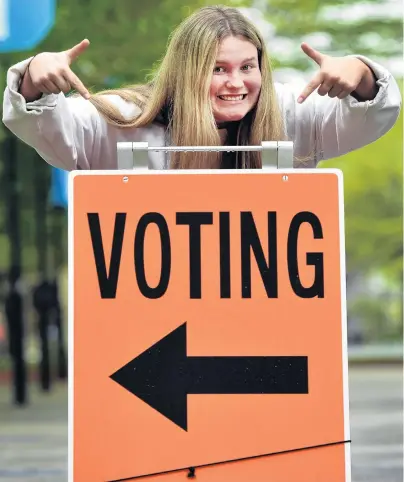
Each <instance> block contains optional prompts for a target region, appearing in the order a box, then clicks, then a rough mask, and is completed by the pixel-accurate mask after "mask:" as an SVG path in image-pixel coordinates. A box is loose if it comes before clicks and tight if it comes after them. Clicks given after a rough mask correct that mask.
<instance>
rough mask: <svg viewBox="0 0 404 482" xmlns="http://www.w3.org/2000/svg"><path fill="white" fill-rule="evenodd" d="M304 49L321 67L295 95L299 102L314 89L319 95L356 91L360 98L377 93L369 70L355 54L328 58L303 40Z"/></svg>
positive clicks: (372, 97) (346, 94)
mask: <svg viewBox="0 0 404 482" xmlns="http://www.w3.org/2000/svg"><path fill="white" fill-rule="evenodd" d="M301 48H302V50H303V52H304V53H305V54H306V55H308V56H309V57H310V58H311V59H313V60H314V61H315V62H316V63H317V64H318V65H319V67H320V70H319V71H318V72H317V74H316V75H315V76H314V77H313V79H312V80H311V81H310V82H309V83H308V84H307V86H306V88H305V89H304V90H303V92H302V93H301V95H300V97H299V98H298V100H297V101H298V103H299V104H300V103H302V102H304V101H305V100H306V99H307V97H308V96H309V95H310V94H312V93H313V92H314V91H315V90H316V89H317V88H318V91H317V93H318V94H319V95H322V96H324V95H328V96H329V97H338V99H343V98H344V97H347V96H348V95H350V94H352V92H355V94H356V97H359V98H360V100H371V99H374V97H375V96H376V94H377V85H376V80H375V78H374V75H373V72H372V71H371V69H370V68H369V67H368V66H367V65H366V64H365V63H364V62H362V61H361V60H359V59H357V58H355V57H331V56H329V55H325V54H322V53H320V52H318V51H317V50H315V49H314V48H312V47H310V46H309V45H308V44H306V43H302V45H301Z"/></svg>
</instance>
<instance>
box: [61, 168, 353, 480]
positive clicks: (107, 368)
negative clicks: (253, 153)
mask: <svg viewBox="0 0 404 482" xmlns="http://www.w3.org/2000/svg"><path fill="white" fill-rule="evenodd" d="M342 193H343V186H342V177H341V174H340V172H339V171H335V170H326V169H321V170H301V171H300V170H290V169H289V170H283V169H280V170H274V171H265V170H240V171H221V170H217V171H215V170H213V171H192V172H191V171H182V172H180V171H173V170H167V171H142V172H136V171H133V170H128V171H78V172H74V173H71V174H70V180H69V251H70V255H69V259H70V267H69V272H70V288H69V291H70V292H69V302H70V310H69V311H70V323H69V326H70V333H69V347H70V356H69V360H70V363H71V366H70V373H71V374H72V378H71V380H70V387H69V399H70V400H69V402H70V413H69V481H71V482H72V481H73V480H74V482H118V481H124V480H127V481H130V480H138V479H140V480H151V481H156V482H157V481H161V482H177V481H181V480H184V481H185V480H186V479H187V478H196V480H198V481H202V482H251V481H264V480H265V481H267V480H270V481H271V482H290V481H299V482H317V481H319V480H321V481H327V482H350V480H351V479H350V444H349V442H350V440H349V439H350V435H349V413H348V379H347V339H346V318H345V264H344V228H343V215H344V214H343V200H342Z"/></svg>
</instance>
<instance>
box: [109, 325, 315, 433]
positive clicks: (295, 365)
mask: <svg viewBox="0 0 404 482" xmlns="http://www.w3.org/2000/svg"><path fill="white" fill-rule="evenodd" d="M186 338H187V331H186V323H184V324H183V325H181V326H179V327H178V328H176V329H175V330H174V331H172V332H171V333H169V334H168V335H167V336H165V337H164V338H163V339H161V340H160V341H158V342H157V343H156V344H154V345H153V346H152V347H151V348H149V349H148V350H146V351H144V352H143V353H141V354H140V355H139V356H138V357H136V358H134V359H133V360H132V361H130V362H129V363H128V364H126V365H125V366H123V367H122V368H120V369H119V370H118V371H116V372H115V373H114V374H112V375H111V378H112V380H114V381H115V382H117V383H118V384H119V385H121V386H122V387H123V388H125V389H126V390H128V391H129V392H131V393H133V394H134V395H136V396H137V397H139V398H140V399H142V400H143V401H144V402H146V403H147V404H149V405H150V406H151V407H153V408H154V409H155V410H157V411H159V412H160V413H161V414H162V415H164V416H165V417H167V418H168V419H170V420H171V421H172V422H174V423H175V424H177V425H178V426H179V427H181V428H183V429H184V430H187V395H188V394H273V393H278V394H279V393H283V394H292V393H295V394H296V393H308V374H307V357H306V356H245V357H243V356H240V357H239V356H230V357H220V356H212V357H198V356H196V357H187V342H186Z"/></svg>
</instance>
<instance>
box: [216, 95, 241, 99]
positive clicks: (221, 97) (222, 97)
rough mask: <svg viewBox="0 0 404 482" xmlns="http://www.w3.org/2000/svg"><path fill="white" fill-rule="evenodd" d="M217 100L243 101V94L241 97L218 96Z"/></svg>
mask: <svg viewBox="0 0 404 482" xmlns="http://www.w3.org/2000/svg"><path fill="white" fill-rule="evenodd" d="M218 97H219V99H222V100H243V99H244V97H245V94H242V95H219V96H218Z"/></svg>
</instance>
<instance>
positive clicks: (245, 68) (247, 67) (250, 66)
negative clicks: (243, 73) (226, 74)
mask: <svg viewBox="0 0 404 482" xmlns="http://www.w3.org/2000/svg"><path fill="white" fill-rule="evenodd" d="M241 68H242V69H243V70H251V69H252V68H253V66H252V65H250V64H248V65H243V67H241Z"/></svg>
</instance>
